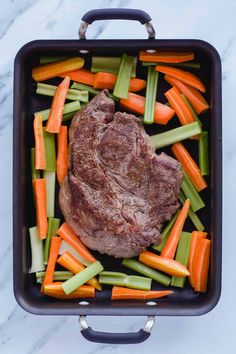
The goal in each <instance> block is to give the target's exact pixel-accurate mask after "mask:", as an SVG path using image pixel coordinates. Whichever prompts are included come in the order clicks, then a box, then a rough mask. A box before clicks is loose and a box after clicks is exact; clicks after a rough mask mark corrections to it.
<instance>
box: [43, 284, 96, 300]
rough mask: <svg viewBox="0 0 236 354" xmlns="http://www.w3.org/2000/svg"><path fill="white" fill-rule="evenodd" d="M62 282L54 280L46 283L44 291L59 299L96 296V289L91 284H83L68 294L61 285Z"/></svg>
mask: <svg viewBox="0 0 236 354" xmlns="http://www.w3.org/2000/svg"><path fill="white" fill-rule="evenodd" d="M61 285H62V282H54V283H51V284H45V285H44V291H43V293H44V294H45V295H48V296H52V297H55V298H57V299H63V300H69V299H78V298H84V297H86V298H91V297H94V296H95V289H94V288H93V287H92V286H89V285H81V286H80V287H79V288H77V289H76V290H74V291H73V292H72V293H71V294H69V295H66V294H65V292H64V290H63V289H62V287H61Z"/></svg>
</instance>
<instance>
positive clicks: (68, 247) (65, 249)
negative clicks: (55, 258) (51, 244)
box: [59, 240, 91, 266]
mask: <svg viewBox="0 0 236 354" xmlns="http://www.w3.org/2000/svg"><path fill="white" fill-rule="evenodd" d="M65 252H69V253H70V254H71V255H72V256H73V257H74V258H76V259H77V260H78V261H79V262H80V263H82V264H83V265H84V266H88V265H90V264H91V262H89V261H87V260H86V259H85V258H83V257H82V256H81V255H80V254H79V253H78V252H77V251H76V250H75V249H74V247H72V246H71V245H70V244H69V243H68V242H66V241H65V240H62V243H61V247H60V250H59V255H62V254H64V253H65Z"/></svg>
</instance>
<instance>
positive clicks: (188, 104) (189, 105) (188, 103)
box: [181, 93, 202, 127]
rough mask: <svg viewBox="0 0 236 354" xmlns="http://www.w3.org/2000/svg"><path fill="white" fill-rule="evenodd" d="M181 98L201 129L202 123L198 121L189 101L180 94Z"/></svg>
mask: <svg viewBox="0 0 236 354" xmlns="http://www.w3.org/2000/svg"><path fill="white" fill-rule="evenodd" d="M181 96H182V97H183V99H184V101H185V102H186V104H187V106H188V108H189V109H190V111H191V112H192V115H193V116H194V118H195V120H196V121H197V122H198V124H199V125H200V127H202V122H201V121H200V119H199V118H198V116H197V114H196V113H195V111H194V109H193V107H192V105H191V103H190V102H189V100H188V99H187V97H186V96H185V95H184V94H183V93H182V94H181Z"/></svg>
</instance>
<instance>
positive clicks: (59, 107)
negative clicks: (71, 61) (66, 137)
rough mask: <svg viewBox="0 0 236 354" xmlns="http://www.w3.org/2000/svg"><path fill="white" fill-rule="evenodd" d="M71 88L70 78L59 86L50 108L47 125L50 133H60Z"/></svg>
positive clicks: (67, 77)
mask: <svg viewBox="0 0 236 354" xmlns="http://www.w3.org/2000/svg"><path fill="white" fill-rule="evenodd" d="M69 86H70V78H69V76H66V77H65V79H64V80H63V81H62V82H61V83H60V85H58V86H57V89H56V92H55V94H54V96H53V100H52V106H51V108H50V113H49V117H48V120H47V124H46V131H47V132H49V133H59V132H60V129H61V122H62V115H63V110H64V104H65V100H66V95H67V91H68V89H69Z"/></svg>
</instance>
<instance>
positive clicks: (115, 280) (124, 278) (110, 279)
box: [99, 271, 152, 290]
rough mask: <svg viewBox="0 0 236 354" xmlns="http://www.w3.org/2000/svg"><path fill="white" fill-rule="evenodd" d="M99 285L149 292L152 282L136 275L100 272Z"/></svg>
mask: <svg viewBox="0 0 236 354" xmlns="http://www.w3.org/2000/svg"><path fill="white" fill-rule="evenodd" d="M99 283H101V284H107V285H118V286H125V287H127V288H131V289H141V290H150V289H151V284H152V280H151V279H150V278H146V277H140V276H137V275H127V274H124V273H118V272H107V271H106V272H102V273H100V274H99Z"/></svg>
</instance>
